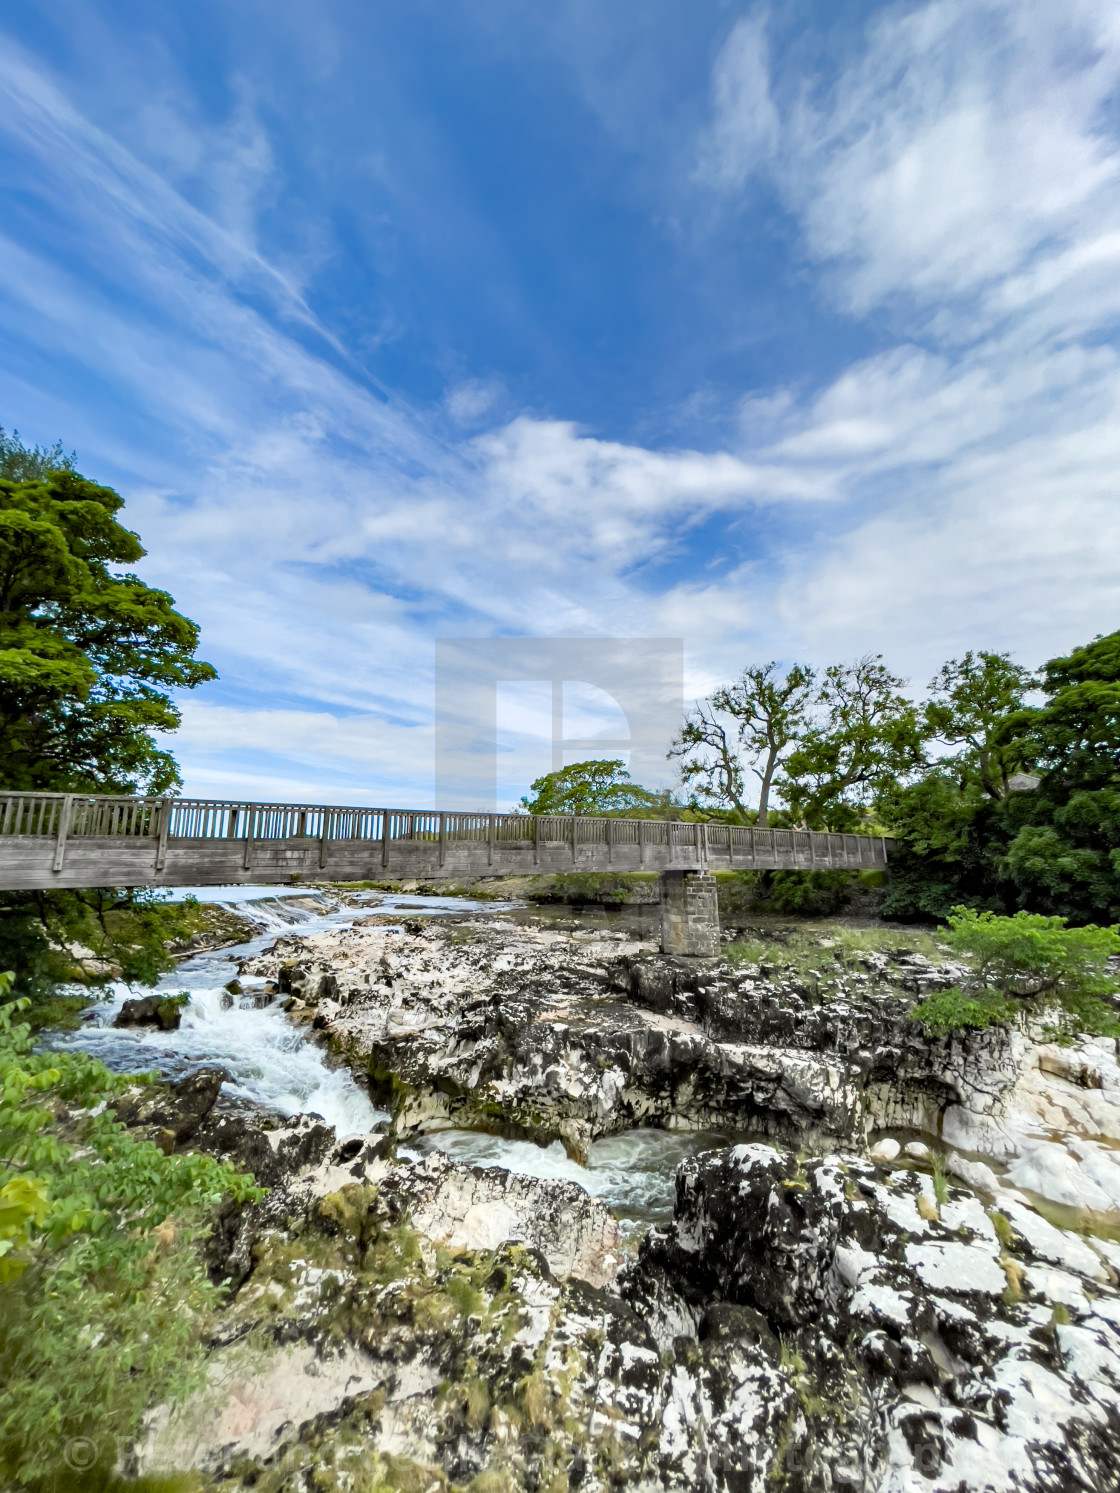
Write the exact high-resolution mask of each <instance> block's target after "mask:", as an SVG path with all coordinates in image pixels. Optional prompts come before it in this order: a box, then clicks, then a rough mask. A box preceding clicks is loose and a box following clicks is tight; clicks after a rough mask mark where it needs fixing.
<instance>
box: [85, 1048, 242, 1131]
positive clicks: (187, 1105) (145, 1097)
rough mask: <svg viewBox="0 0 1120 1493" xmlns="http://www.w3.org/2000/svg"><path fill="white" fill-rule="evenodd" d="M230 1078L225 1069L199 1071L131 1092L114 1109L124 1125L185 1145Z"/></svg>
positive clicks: (119, 1100) (116, 1103) (114, 1104)
mask: <svg viewBox="0 0 1120 1493" xmlns="http://www.w3.org/2000/svg"><path fill="white" fill-rule="evenodd" d="M228 1078H229V1074H228V1073H227V1072H226V1070H225V1069H224V1068H219V1067H216V1066H212V1065H208V1066H206V1067H202V1068H196V1069H195V1071H194V1072H193V1073H188V1074H187V1075H186V1076H185V1077H184V1078H180V1079H177V1080H176V1082H174V1083H170V1084H162V1083H161V1084H153V1085H150V1086H144V1087H136V1088H132V1089H129V1090H127V1091H126V1092H125V1093H124V1094H122V1095H121V1096H120V1097H119V1098H116V1099H114V1100H113V1109H114V1111H115V1112H116V1116H117V1119H118V1120H120V1122H121V1123H122V1124H123V1125H128V1126H140V1125H143V1126H147V1127H150V1128H152V1129H154V1130H157V1131H161V1132H165V1133H166V1134H167V1135H168V1136H169V1137H170V1138H171V1140H172V1142H173V1143H174V1144H176V1145H182V1144H183V1143H184V1142H185V1141H189V1140H192V1139H193V1138H194V1137H195V1136H196V1135H197V1133H198V1131H199V1129H200V1127H201V1126H202V1124H203V1122H204V1120H205V1119H206V1117H207V1115H209V1114H210V1112H211V1110H212V1109H213V1108H214V1105H215V1103H216V1102H217V1099H218V1094H219V1092H220V1091H221V1087H222V1084H223V1083H224V1082H225V1081H226V1080H227V1079H228Z"/></svg>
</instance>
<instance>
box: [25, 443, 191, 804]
mask: <svg viewBox="0 0 1120 1493" xmlns="http://www.w3.org/2000/svg"><path fill="white" fill-rule="evenodd" d="M7 448H8V456H9V457H11V456H12V453H11V442H10V441H8V443H7ZM122 506H123V501H122V499H121V498H120V497H119V496H118V494H117V493H115V492H113V490H112V489H111V488H108V487H101V486H98V485H97V484H96V483H94V482H90V481H88V480H87V479H86V478H84V477H82V476H80V475H79V474H78V473H77V472H75V471H73V470H53V471H48V472H47V473H46V474H45V475H44V476H42V477H41V478H36V479H35V480H31V481H13V480H11V479H8V478H3V479H0V782H3V784H4V786H5V787H6V788H10V789H21V788H22V789H30V790H35V789H39V790H42V789H48V790H74V791H79V792H89V791H101V792H106V791H111V792H136V791H145V792H151V793H163V792H166V791H167V790H168V789H169V788H172V787H174V786H176V785H177V784H178V783H179V782H180V777H179V772H178V768H177V767H176V765H175V760H174V758H173V757H172V756H171V754H170V753H169V752H166V751H163V750H161V749H159V748H158V747H157V746H156V743H155V741H154V739H153V737H152V734H151V733H152V732H153V731H168V730H173V729H174V728H175V727H176V726H177V725H178V724H179V720H180V715H179V710H178V708H177V706H176V705H175V704H174V703H173V701H172V699H171V697H170V696H169V695H168V693H167V690H168V689H170V688H186V689H193V688H194V687H195V686H196V685H198V684H201V683H203V681H205V680H208V679H213V678H215V677H216V676H215V673H214V670H213V669H212V668H211V667H210V665H209V664H206V663H203V662H201V661H200V660H199V659H197V658H196V657H195V649H196V647H197V645H198V628H197V627H196V626H195V624H194V623H193V622H190V621H188V620H187V618H186V617H183V616H182V615H181V614H180V613H178V612H177V611H176V610H175V609H174V604H173V602H172V599H171V597H170V596H168V595H167V594H166V592H163V591H157V590H154V589H153V588H152V587H150V586H147V585H145V584H144V582H143V581H141V580H140V579H139V578H138V577H137V576H135V575H132V574H129V573H127V572H126V573H123V574H121V573H119V572H117V571H116V570H115V568H114V567H117V566H120V565H124V564H133V563H135V562H136V561H137V560H139V559H141V558H142V557H143V555H144V553H145V552H144V549H143V547H142V546H141V544H140V541H139V539H138V538H137V537H136V535H135V534H133V533H132V532H131V531H130V530H128V529H126V528H124V527H123V526H122V525H121V524H120V523H119V522H118V521H117V519H116V514H117V513H118V512H119V510H120V509H121V507H122Z"/></svg>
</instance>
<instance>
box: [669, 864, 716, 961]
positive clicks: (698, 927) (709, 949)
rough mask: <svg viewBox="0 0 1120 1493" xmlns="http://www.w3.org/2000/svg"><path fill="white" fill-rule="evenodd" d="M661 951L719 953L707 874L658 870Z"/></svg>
mask: <svg viewBox="0 0 1120 1493" xmlns="http://www.w3.org/2000/svg"><path fill="white" fill-rule="evenodd" d="M659 879H660V886H661V952H662V953H663V954H690V955H694V956H700V957H702V958H709V959H710V958H713V957H714V956H715V955H716V954H718V953H719V902H718V900H717V897H716V883H715V877H713V876H712V874H711V872H710V871H662V873H661V876H660V878H659Z"/></svg>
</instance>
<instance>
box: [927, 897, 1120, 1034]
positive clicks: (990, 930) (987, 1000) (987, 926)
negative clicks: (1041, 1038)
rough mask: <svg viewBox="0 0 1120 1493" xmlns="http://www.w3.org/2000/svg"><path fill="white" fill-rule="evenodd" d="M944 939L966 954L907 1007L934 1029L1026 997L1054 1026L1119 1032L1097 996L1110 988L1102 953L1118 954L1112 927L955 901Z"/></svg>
mask: <svg viewBox="0 0 1120 1493" xmlns="http://www.w3.org/2000/svg"><path fill="white" fill-rule="evenodd" d="M947 924H948V926H947V928H946V930H945V932H944V933H943V935H942V936H943V937H944V939H945V941H946V942H947V943H948V945H949V947H950V948H951V949H953V950H954V951H955V952H956V953H959V954H964V955H966V956H967V957H968V958H969V960H970V967H969V970H968V973H967V974H966V975H965V977H964V978H963V979H962V980H961V982H960V984H959V985H956V986H954V987H952V988H951V989H949V990H943V991H939V992H937V993H936V994H934V995H931V996H928V997H927V998H926V999H925V1000H924V1001H923V1002H922V1003H921V1004H920V1005H919V1006H917V1007H916V1008H915V1010H914V1013H913V1014H914V1015H915V1016H916V1017H917V1018H918V1019H919V1020H920V1021H924V1022H925V1023H926V1025H927V1026H929V1027H931V1028H932V1029H933V1030H934V1031H951V1030H954V1029H956V1028H958V1027H965V1026H968V1027H986V1026H990V1025H991V1024H992V1023H993V1022H999V1021H1008V1020H1011V1019H1013V1018H1014V1017H1015V1016H1016V1015H1017V1014H1018V1012H1019V1011H1020V1010H1021V1009H1022V1008H1023V1007H1024V1006H1026V1005H1030V1006H1032V1007H1033V1008H1034V1009H1035V1011H1036V1012H1038V1013H1041V1012H1043V1011H1047V1010H1051V1011H1054V1012H1056V1013H1057V1015H1058V1018H1059V1022H1060V1026H1061V1029H1063V1030H1066V1031H1069V1032H1073V1031H1083V1030H1088V1031H1092V1032H1096V1033H1100V1034H1103V1035H1109V1036H1117V1035H1120V1023H1118V1022H1117V1020H1116V1017H1115V1014H1114V1012H1113V1011H1112V1010H1111V1009H1110V1008H1109V1007H1108V1006H1107V1005H1106V1004H1105V1003H1104V1001H1102V1000H1101V996H1103V995H1109V994H1111V993H1112V991H1113V990H1114V988H1115V983H1116V982H1115V978H1114V977H1113V975H1112V974H1111V972H1110V970H1109V961H1110V960H1111V959H1115V958H1116V957H1117V956H1118V955H1120V933H1118V930H1117V929H1116V928H1097V927H1092V926H1090V927H1085V928H1067V927H1066V920H1065V918H1059V917H1043V916H1040V915H1038V914H1037V913H1029V912H1017V913H1016V914H1015V916H1014V917H1000V916H999V915H998V914H996V913H993V912H979V913H978V912H976V911H975V910H974V909H972V908H966V907H957V908H954V910H953V911H952V912H951V913H950V915H949V917H948V919H947Z"/></svg>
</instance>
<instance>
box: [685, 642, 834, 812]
mask: <svg viewBox="0 0 1120 1493" xmlns="http://www.w3.org/2000/svg"><path fill="white" fill-rule="evenodd" d="M813 682H814V675H813V671H812V669H810V668H808V667H807V665H805V664H793V665H792V666H791V667H790V668H789V669H788V670H787V671H786V672H785V673H784V674H782V673H781V672H780V671H779V669H778V665H777V663H776V662H775V661H773V660H771V661H770V662H769V663H766V664H750V665H748V666H747V667H746V668H745V669H744V670H743V672H742V674H740V676H739V678H738V679H737V680H736V681H735V682H734V684H730V685H725V686H724V687H723V688H721V689H717V690H716V691H715V692H714V693H713V694H711V695H709V696H708V698H707V699H706V700H701V701H698V702H697V704H696V705H695V706H694V707H693V709H692V710H691V711H690V712H689V713H688V715H687V716H686V717H685V722H684V725H683V726H682V727H681V729H680V731H679V732H678V734H677V736H676V737H675V738H674V740H673V743H672V745H671V746H670V748H669V756H670V757H671V758H672V757H676V758H678V759H679V762H680V767H679V772H680V777H681V781H682V782H683V783H684V784H685V785H686V787H687V788H688V789H689V790H690V793H691V797H692V801H693V803H694V804H695V805H696V806H697V807H711V806H713V805H715V806H719V807H729V808H730V809H731V810H732V811H733V814H734V817H735V818H736V819H737V820H738V821H739V823H741V824H746V823H749V822H750V821H751V820H754V821H755V822H757V823H758V824H759V825H761V826H763V827H765V825H766V823H767V819H768V817H769V812H770V793H771V789H772V788H773V786H774V781H775V777H776V774H777V772H778V769H779V767H780V765H781V763H782V761H783V759H784V758H785V756H786V755H787V754H788V752H789V750H790V749H791V747H793V746H794V744H795V743H796V741H797V739H798V735H799V733H800V731H801V730H802V728H803V727H804V726H805V724H806V713H807V710H808V707H809V703H810V699H811V696H812V688H813ZM748 776H753V777H755V778H757V779H758V808H757V810H752V809H751V808H749V806H748V805H747V802H746V797H747V780H748Z"/></svg>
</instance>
